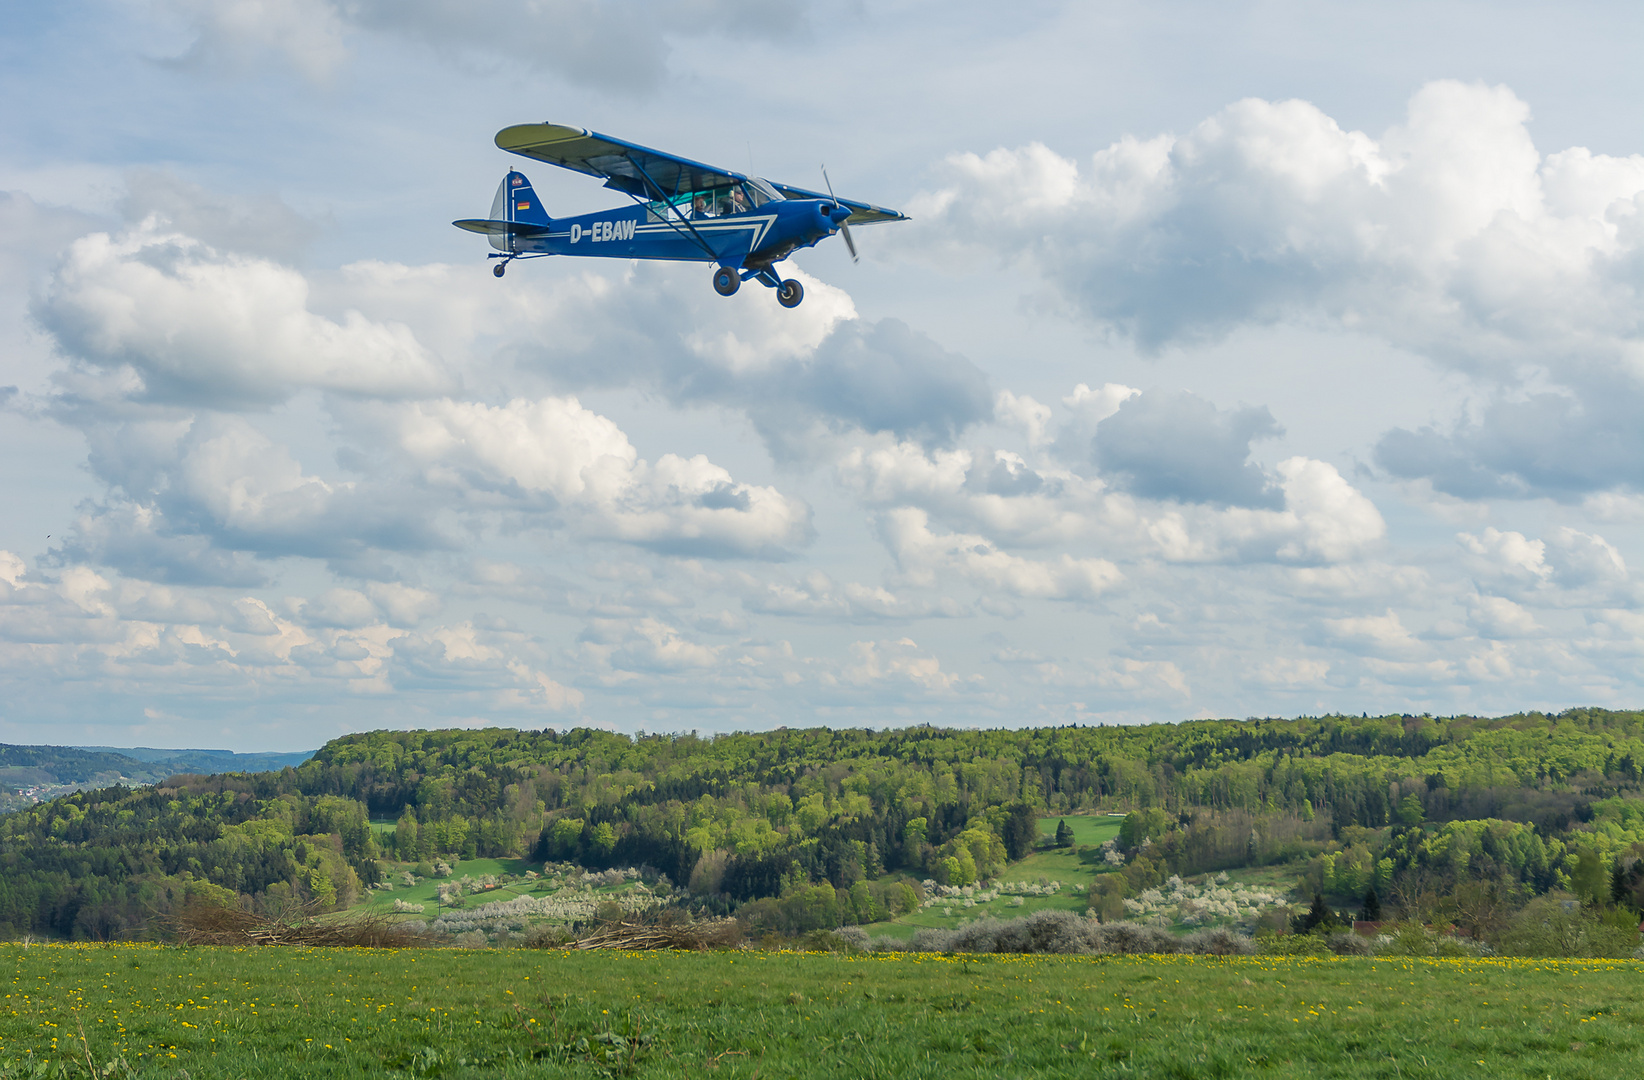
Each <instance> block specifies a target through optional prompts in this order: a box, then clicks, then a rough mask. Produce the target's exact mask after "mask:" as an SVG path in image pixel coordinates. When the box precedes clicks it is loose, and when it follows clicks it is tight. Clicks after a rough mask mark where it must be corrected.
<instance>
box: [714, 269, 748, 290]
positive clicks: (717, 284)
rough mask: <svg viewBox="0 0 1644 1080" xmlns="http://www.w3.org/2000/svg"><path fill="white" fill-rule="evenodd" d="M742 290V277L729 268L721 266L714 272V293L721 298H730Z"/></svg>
mask: <svg viewBox="0 0 1644 1080" xmlns="http://www.w3.org/2000/svg"><path fill="white" fill-rule="evenodd" d="M740 288H742V275H741V274H738V273H737V272H736V271H735V270H732V269H731V268H730V267H728V266H721V267H720V268H719V269H718V270H715V271H714V292H716V293H718V294H719V295H720V296H729V295H731V294H732V293H734V292H736V290H738V289H740Z"/></svg>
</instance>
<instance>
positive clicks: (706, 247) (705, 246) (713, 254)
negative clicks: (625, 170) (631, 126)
mask: <svg viewBox="0 0 1644 1080" xmlns="http://www.w3.org/2000/svg"><path fill="white" fill-rule="evenodd" d="M624 156H625V157H627V159H628V164H630V165H632V166H633V167H634V168H636V169H638V170H639V175H641V176H643V177H644V178H645V182H646V183H647V184H649V185H651V190H652V191H654V192H656V193H657V195H658V196H659V197H660V198H661V200H662V202H663V204H664V205H666V206H668V207H669V208H670V209H672V210H673V212H674V213H675V214H676V215H678V217H679V220H680V222H681V223H682V224H684V226H685V228H687V229H689V230H690V232H691V239H693V240H695V241H696V242H697V244H698V245H700V246H701V248H702V250H703V251H705V252H707V254H708V257H709V258H711V259H716V260H717V259H718V258H719V253H718V252H717V251H715V250H714V249H713V247H712V246H711V245H710V244H709V243H708V241H706V240H704V239H702V234H701V233H699V232H697V231H696V226H695V225H692V224H691V220H690V218H687V217H686V216H685V215H684V214H683V213H681V212H680V209H679V205H678V204H677V203H675V202H674V201H673V199H672V198H670V197H669V195H668V193H667V192H666V191H664V190H662V185H661V184H658V183H657V182H656V181H655V180H652V179H651V174H650V173H648V172H646V171H645V166H643V165H641V164H640V163H639V162H637V161H635V160H634V159H633V156H632V155H624ZM624 194H625V195H627V196H628V198H630V199H632V200H634V202H636V203H639V204H640V205H641V206H644V205H645V200H643V199H641V198H640V197H639V196H638V195H635V194H634V193H633V192H631V191H629V192H624ZM674 194H675V195H678V194H679V192H677V191H676V192H674ZM662 221H663V223H664V224H665V225H667V226H668V228H670V229H672V230H673V231H674V232H676V233H679V235H680V236H684V235H685V234H684V233H682V232H679V226H678V225H675V224H674V223H673V222H672V221H669V220H668V216H667V215H666V214H664V215H663V216H662Z"/></svg>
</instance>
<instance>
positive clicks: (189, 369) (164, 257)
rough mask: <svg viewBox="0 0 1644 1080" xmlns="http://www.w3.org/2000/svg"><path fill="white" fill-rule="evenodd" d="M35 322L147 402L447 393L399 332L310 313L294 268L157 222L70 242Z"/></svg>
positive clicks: (356, 317) (436, 368) (363, 320)
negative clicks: (308, 391)
mask: <svg viewBox="0 0 1644 1080" xmlns="http://www.w3.org/2000/svg"><path fill="white" fill-rule="evenodd" d="M34 314H35V317H36V318H37V319H39V321H40V322H41V324H42V325H43V326H45V328H46V329H47V330H49V331H50V332H51V333H52V335H53V336H54V337H55V339H56V341H57V345H58V347H59V348H60V349H62V350H63V351H64V352H65V353H67V354H68V355H69V356H71V357H72V358H74V359H75V360H76V361H79V362H82V363H84V364H87V365H90V366H91V367H93V368H95V369H100V370H102V371H105V372H109V373H111V374H112V375H114V376H116V377H118V376H119V375H120V374H121V373H129V375H130V376H131V378H132V379H134V380H135V382H136V384H137V385H136V386H133V387H131V388H129V396H131V397H134V398H137V399H139V400H143V401H148V402H157V403H177V404H185V405H209V406H217V407H246V406H266V405H270V404H274V403H277V402H281V401H284V400H287V399H288V398H290V397H291V395H292V394H294V393H296V392H297V391H298V390H300V389H303V388H309V387H311V388H316V389H321V390H329V391H335V392H339V393H343V394H353V395H369V396H381V397H408V396H419V395H427V394H435V393H440V392H443V391H445V390H447V389H449V388H450V387H451V385H452V380H451V378H450V376H449V375H448V374H447V373H446V372H445V370H444V368H443V366H442V364H441V362H440V361H439V359H438V358H437V357H435V356H434V355H432V354H431V353H430V352H429V351H428V350H427V349H425V348H423V346H422V345H421V344H419V343H418V341H417V340H416V337H415V335H413V334H412V332H411V330H410V329H409V328H408V327H406V326H405V325H404V324H399V323H381V322H376V321H374V320H372V319H369V318H367V317H366V316H365V315H363V314H361V313H360V312H358V311H349V312H347V313H345V314H344V315H343V317H342V318H341V319H340V320H333V319H330V318H326V317H324V316H322V315H318V314H316V313H315V312H313V311H312V310H310V307H309V283H308V281H307V280H306V279H305V278H304V277H303V276H302V275H301V274H299V273H297V272H296V271H294V270H291V269H289V268H287V267H283V266H280V265H278V264H276V263H272V262H269V261H267V260H263V259H258V258H251V257H246V256H240V255H225V254H222V253H219V252H217V251H215V250H214V249H212V248H209V247H207V246H206V245H204V244H202V243H201V242H199V241H198V240H195V239H193V238H191V237H188V236H185V235H183V234H181V233H177V232H172V231H168V230H167V229H165V228H163V227H161V226H160V224H159V223H158V221H157V220H155V219H149V220H148V221H146V222H145V223H143V224H142V225H139V226H137V227H136V228H134V229H132V230H130V231H128V232H125V233H122V234H119V235H110V234H108V233H94V234H92V235H90V236H86V237H82V238H81V239H79V240H77V241H75V242H74V243H73V244H72V245H71V246H70V248H69V251H68V254H67V256H66V257H65V258H64V260H63V263H62V264H61V266H59V268H58V269H57V271H56V273H55V274H54V275H53V277H52V280H51V281H50V283H49V284H48V285H47V288H46V290H45V294H44V296H43V297H42V298H41V299H40V301H39V302H38V303H37V304H36V305H35V308H34Z"/></svg>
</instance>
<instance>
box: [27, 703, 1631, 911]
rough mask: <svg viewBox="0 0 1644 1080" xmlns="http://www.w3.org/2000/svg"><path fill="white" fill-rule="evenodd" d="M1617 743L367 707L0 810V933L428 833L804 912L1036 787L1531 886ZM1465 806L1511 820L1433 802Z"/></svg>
mask: <svg viewBox="0 0 1644 1080" xmlns="http://www.w3.org/2000/svg"><path fill="white" fill-rule="evenodd" d="M1641 763H1644V713H1637V712H1610V711H1605V710H1596V709H1577V710H1571V711H1569V712H1565V713H1560V714H1557V715H1545V714H1540V713H1525V714H1519V715H1515V716H1508V717H1499V718H1493V719H1486V718H1478V717H1450V718H1435V717H1428V716H1389V717H1378V718H1369V717H1346V716H1326V717H1316V718H1303V719H1298V720H1247V721H1195V722H1190V723H1183V724H1177V725H1163V724H1160V725H1148V726H1142V727H1120V728H1113V727H1062V728H1041V729H1027V730H1015V731H1004V730H988V731H973V730H953V729H943V728H934V727H916V728H908V729H900V730H889V731H870V730H844V731H833V730H828V729H810V730H778V731H771V732H762V733H748V734H735V735H727V736H720V737H715V738H699V737H697V736H694V735H641V736H639V737H637V738H630V737H626V736H622V735H617V734H613V733H610V732H604V731H597V730H590V729H577V730H573V731H567V732H555V731H551V730H550V731H541V732H527V731H514V730H506V729H490V730H482V731H414V732H369V733H364V734H359V735H351V736H347V737H344V738H341V739H337V740H334V741H333V742H331V743H329V744H327V745H326V746H325V747H323V748H322V749H321V750H320V751H319V752H318V753H316V754H315V755H314V757H313V758H312V759H310V760H309V761H307V762H305V763H304V764H302V765H301V766H299V767H296V768H286V769H283V770H281V771H279V772H268V773H254V774H229V775H220V776H211V777H199V776H184V777H176V778H173V779H171V780H169V781H167V783H166V786H164V787H160V788H146V789H142V790H140V791H126V790H123V789H118V788H116V789H109V790H106V791H100V792H86V793H80V794H77V795H74V796H69V797H65V798H63V799H59V800H55V801H53V802H51V803H49V804H42V805H41V806H39V807H35V808H33V809H32V810H30V811H27V812H24V813H20V814H15V815H11V816H8V817H5V818H0V933H8V934H13V935H15V934H19V933H25V932H37V933H40V932H44V933H52V934H58V935H63V936H79V937H108V936H113V935H117V934H121V933H128V932H131V931H132V930H134V928H136V927H138V926H140V925H142V924H143V922H145V921H146V920H147V919H148V918H149V917H150V916H151V915H152V914H153V913H154V912H155V911H156V910H158V909H163V908H164V907H165V905H167V904H169V903H174V902H176V898H177V897H178V896H180V895H183V894H184V893H186V891H187V889H188V888H191V887H192V888H194V889H196V890H199V889H203V888H207V887H209V888H216V889H223V890H227V891H229V892H230V893H232V894H234V895H236V896H239V897H241V898H243V901H244V902H246V903H268V902H270V900H274V901H278V900H281V899H284V898H286V897H292V898H302V899H308V898H317V899H320V900H322V901H324V902H328V903H336V904H343V903H347V902H348V901H349V900H350V899H352V898H353V897H354V896H355V895H357V893H358V890H359V889H361V888H362V887H364V886H366V885H369V884H370V883H371V882H372V881H374V880H376V879H377V877H378V876H379V875H380V874H381V873H382V872H383V871H382V867H381V864H382V862H383V861H384V860H391V859H392V860H404V861H415V860H421V859H427V858H432V857H435V856H440V855H456V856H461V857H476V856H488V857H501V856H534V857H535V858H538V859H554V860H565V861H575V862H578V863H580V864H582V865H584V866H587V867H589V868H593V869H598V868H605V867H610V866H616V865H640V864H644V865H649V866H652V867H654V868H656V869H657V870H659V871H661V872H663V873H666V874H667V875H668V876H669V877H670V878H671V879H672V880H673V881H674V882H675V884H677V885H679V886H681V887H683V888H685V889H688V890H689V891H690V893H691V894H692V895H693V896H695V897H696V898H698V899H699V900H701V901H703V902H712V903H717V904H719V905H721V906H722V907H724V908H729V907H731V906H735V905H739V904H757V903H760V902H762V901H772V900H777V901H782V900H790V899H791V900H792V905H793V907H794V909H795V911H796V912H797V911H801V909H802V910H803V912H809V913H810V914H804V915H803V917H802V918H801V919H800V921H803V922H806V923H810V922H814V921H815V920H816V919H818V918H821V919H824V920H825V919H827V918H831V917H835V916H834V915H830V914H829V913H830V912H833V913H835V915H836V916H837V917H838V918H839V919H840V920H841V921H845V922H851V921H863V920H864V919H865V918H869V917H878V916H877V914H876V913H894V910H895V908H896V907H897V905H899V904H904V903H905V902H906V901H905V897H904V896H903V895H902V893H901V891H900V890H899V889H897V888H895V887H894V884H895V880H896V878H897V877H899V876H905V877H912V878H916V879H922V878H926V877H933V878H936V879H937V880H938V881H940V882H943V883H947V884H967V883H970V882H972V881H977V880H982V879H985V878H988V877H991V876H993V875H994V874H997V873H998V872H999V870H1000V869H1002V868H1003V866H1004V864H1005V863H1006V862H1007V861H1008V860H1011V859H1015V858H1019V857H1021V855H1022V854H1025V853H1026V851H1027V850H1028V849H1029V848H1030V847H1031V846H1032V844H1033V843H1034V840H1035V836H1036V833H1035V827H1034V818H1035V817H1036V816H1038V815H1041V814H1066V813H1070V812H1074V811H1078V810H1107V811H1112V810H1124V811H1128V812H1131V813H1132V817H1131V818H1130V819H1127V826H1126V828H1127V834H1126V838H1125V848H1126V850H1127V851H1128V853H1129V855H1128V859H1127V863H1126V867H1125V870H1124V874H1123V875H1121V876H1123V877H1125V879H1126V881H1127V886H1126V887H1127V888H1129V887H1133V888H1136V889H1145V888H1148V887H1150V884H1149V882H1150V881H1151V880H1152V879H1154V878H1162V877H1163V876H1164V875H1166V874H1168V873H1183V874H1186V873H1198V872H1202V871H1206V870H1216V869H1223V868H1231V867H1234V866H1241V865H1248V864H1250V863H1271V862H1294V863H1296V865H1297V866H1298V867H1300V868H1302V872H1303V873H1305V874H1307V875H1311V878H1310V880H1316V883H1317V886H1318V888H1319V889H1320V890H1321V891H1324V892H1328V893H1331V894H1332V895H1346V894H1347V893H1348V892H1350V891H1356V890H1358V888H1359V886H1360V885H1361V884H1362V883H1364V882H1366V881H1369V882H1371V883H1372V884H1374V883H1376V882H1381V883H1382V884H1383V886H1384V887H1385V888H1387V889H1389V890H1391V889H1392V888H1393V887H1394V884H1395V882H1396V881H1397V880H1400V879H1404V878H1409V877H1410V876H1411V875H1412V874H1413V873H1415V872H1417V871H1420V872H1421V873H1425V874H1426V875H1427V876H1428V877H1429V878H1434V879H1436V878H1437V877H1438V875H1439V873H1440V871H1441V870H1443V871H1444V872H1448V873H1451V874H1452V875H1453V874H1455V873H1457V872H1459V873H1461V874H1462V875H1463V876H1464V877H1465V876H1467V875H1469V874H1473V873H1475V870H1476V868H1477V867H1483V866H1486V865H1488V866H1493V867H1498V868H1499V867H1507V868H1508V871H1510V873H1509V872H1508V871H1502V873H1501V875H1499V876H1498V880H1500V881H1502V882H1508V883H1509V884H1511V885H1512V886H1513V887H1514V888H1521V889H1527V890H1530V891H1537V890H1543V889H1545V888H1548V887H1552V886H1561V885H1563V884H1565V883H1567V882H1573V880H1574V879H1573V878H1572V877H1571V875H1572V873H1573V872H1574V871H1575V870H1576V869H1577V868H1578V863H1579V854H1578V849H1579V850H1581V851H1589V852H1591V854H1592V857H1593V858H1594V859H1596V860H1597V861H1598V865H1599V866H1600V867H1601V868H1602V869H1603V870H1604V871H1605V872H1607V873H1608V872H1611V871H1613V869H1614V867H1615V866H1616V865H1618V864H1619V863H1621V862H1624V861H1625V860H1626V859H1627V858H1629V857H1631V856H1630V855H1629V852H1632V851H1633V848H1634V847H1636V845H1637V844H1638V842H1639V840H1640V839H1641V838H1644V837H1641V836H1640V834H1639V825H1640V823H1639V822H1637V821H1636V820H1635V819H1634V818H1632V817H1629V816H1627V815H1625V814H1620V815H1619V816H1618V814H1617V812H1616V811H1614V810H1613V807H1614V806H1616V805H1624V804H1626V802H1627V797H1630V796H1636V793H1637V792H1638V790H1639V786H1640V782H1641V779H1644V776H1641ZM372 821H378V822H385V823H386V822H392V823H393V827H392V828H391V829H373V828H372V825H371V822H372ZM1480 821H1482V822H1492V821H1493V822H1497V823H1501V824H1504V825H1512V826H1515V827H1516V828H1517V829H1518V830H1519V831H1517V832H1515V831H1513V830H1512V829H1507V830H1506V831H1505V832H1504V831H1503V830H1502V829H1498V828H1496V827H1495V826H1493V825H1484V826H1475V825H1469V826H1468V827H1467V828H1466V829H1460V830H1449V831H1446V826H1448V825H1449V824H1451V823H1459V822H1474V823H1476V822H1480ZM1138 833H1140V834H1141V835H1137V834H1138ZM1527 837H1530V838H1533V842H1532V840H1530V839H1526V838H1527ZM1537 844H1539V845H1540V846H1539V849H1537V847H1536V845H1537ZM1463 850H1465V851H1466V852H1467V853H1468V854H1467V857H1466V859H1462V858H1461V857H1460V855H1459V854H1458V853H1460V852H1462V851H1463ZM1538 850H1539V854H1538V853H1537V851H1538ZM1458 868H1459V869H1458ZM1560 875H1562V876H1560ZM1418 876H1419V875H1418ZM1509 877H1510V878H1511V881H1510V882H1509V881H1508V879H1509ZM1132 878H1133V879H1134V881H1131V880H1130V879H1132ZM859 885H860V886H862V887H861V888H858V886H859ZM821 886H826V887H827V890H826V891H823V890H821V889H820V887H821ZM807 890H809V892H807ZM796 897H802V898H803V899H792V898H796ZM830 897H831V899H830ZM1093 902H1095V901H1093ZM765 906H766V907H771V906H772V905H771V904H766V905H765ZM778 906H780V905H778ZM818 912H819V913H820V914H816V913H818ZM779 915H780V912H777V914H773V915H772V918H773V919H776V918H778V916H779ZM783 917H785V916H783ZM796 918H799V916H796Z"/></svg>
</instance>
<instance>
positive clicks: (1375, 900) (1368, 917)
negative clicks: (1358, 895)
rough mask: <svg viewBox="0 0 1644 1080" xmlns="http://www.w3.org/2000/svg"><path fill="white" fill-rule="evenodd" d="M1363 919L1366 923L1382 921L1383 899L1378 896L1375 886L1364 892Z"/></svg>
mask: <svg viewBox="0 0 1644 1080" xmlns="http://www.w3.org/2000/svg"><path fill="white" fill-rule="evenodd" d="M1363 918H1364V921H1365V922H1380V921H1381V897H1379V896H1377V895H1376V887H1375V886H1374V885H1372V886H1371V887H1370V888H1368V889H1366V890H1365V892H1364V915H1363Z"/></svg>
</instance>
